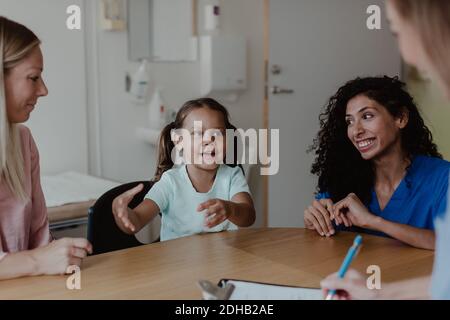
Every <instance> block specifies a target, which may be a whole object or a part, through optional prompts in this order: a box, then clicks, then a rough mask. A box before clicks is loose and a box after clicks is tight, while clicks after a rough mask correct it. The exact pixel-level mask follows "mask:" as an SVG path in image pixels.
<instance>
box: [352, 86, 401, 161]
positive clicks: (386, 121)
mask: <svg viewBox="0 0 450 320" xmlns="http://www.w3.org/2000/svg"><path fill="white" fill-rule="evenodd" d="M345 121H346V123H347V136H348V138H349V139H350V141H351V142H352V144H353V145H354V146H355V148H356V149H357V150H358V151H359V153H360V154H361V157H362V158H363V159H365V160H373V159H376V158H378V157H380V156H382V155H384V154H386V153H387V152H389V150H392V149H393V147H395V146H401V135H400V131H401V129H403V128H404V127H405V126H406V124H407V122H408V120H407V117H406V116H403V117H402V118H394V117H393V116H392V115H391V114H390V113H389V111H388V110H387V109H386V108H385V107H383V106H381V105H380V104H378V103H377V102H376V101H374V100H372V99H369V98H368V97H367V96H366V95H364V94H359V95H357V96H355V97H353V98H352V99H351V100H349V102H348V103H347V109H346V116H345Z"/></svg>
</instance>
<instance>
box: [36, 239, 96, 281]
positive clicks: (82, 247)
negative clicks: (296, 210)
mask: <svg viewBox="0 0 450 320" xmlns="http://www.w3.org/2000/svg"><path fill="white" fill-rule="evenodd" d="M91 253H92V245H91V244H90V243H89V241H88V240H86V239H83V238H63V239H59V240H54V241H52V242H51V243H49V244H48V245H46V246H44V247H39V248H37V249H34V250H31V251H30V254H31V256H32V257H33V260H34V261H35V262H36V265H37V268H36V274H45V275H56V274H65V273H66V272H67V268H68V267H69V266H73V265H75V266H81V262H82V260H83V259H84V258H85V257H86V256H87V255H88V254H91Z"/></svg>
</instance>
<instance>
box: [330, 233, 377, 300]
mask: <svg viewBox="0 0 450 320" xmlns="http://www.w3.org/2000/svg"><path fill="white" fill-rule="evenodd" d="M361 244H362V237H361V236H359V235H358V236H357V237H356V238H355V240H354V242H353V245H352V246H351V247H350V249H349V250H348V252H347V255H346V257H345V259H344V261H343V263H342V265H341V267H340V269H339V271H338V272H337V273H334V274H332V275H330V276H328V277H327V278H325V279H324V280H323V281H322V282H321V286H322V288H323V289H324V290H325V291H326V292H327V293H328V294H327V297H326V299H327V300H331V299H353V298H359V299H372V298H374V295H375V292H373V291H371V290H369V289H367V286H366V279H365V278H364V277H363V276H362V275H361V274H360V273H359V272H357V271H355V270H349V271H348V272H347V270H348V268H349V266H350V264H351V262H352V260H353V259H354V257H355V256H356V254H357V252H358V250H359V248H360V246H361Z"/></svg>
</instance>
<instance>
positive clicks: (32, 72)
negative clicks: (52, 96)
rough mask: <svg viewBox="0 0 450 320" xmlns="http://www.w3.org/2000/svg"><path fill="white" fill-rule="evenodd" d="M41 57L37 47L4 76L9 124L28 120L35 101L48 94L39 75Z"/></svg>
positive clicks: (40, 72) (42, 63) (41, 63)
mask: <svg viewBox="0 0 450 320" xmlns="http://www.w3.org/2000/svg"><path fill="white" fill-rule="evenodd" d="M43 65H44V62H43V57H42V52H41V49H40V48H39V46H37V47H36V48H34V49H33V50H32V51H31V52H30V53H29V54H28V55H27V56H26V57H25V58H24V59H23V60H22V61H21V62H20V63H19V64H17V65H16V66H14V67H12V68H11V69H8V70H7V72H6V74H5V100H6V112H7V114H8V120H9V122H10V123H22V122H25V121H27V120H28V118H29V117H30V113H31V112H32V111H33V110H34V107H35V105H36V103H37V100H38V99H39V98H40V97H43V96H46V95H47V94H48V90H47V87H46V86H45V83H44V80H42V77H41V74H42V71H43V68H44V67H43Z"/></svg>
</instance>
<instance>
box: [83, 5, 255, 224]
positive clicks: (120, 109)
mask: <svg viewBox="0 0 450 320" xmlns="http://www.w3.org/2000/svg"><path fill="white" fill-rule="evenodd" d="M206 2H207V1H205V0H200V1H199V6H198V7H199V19H200V21H199V26H200V30H199V33H200V34H203V29H202V25H203V23H202V21H203V5H204V4H205V3H206ZM97 4H98V3H97ZM97 4H96V3H95V2H94V1H92V2H90V3H89V7H88V11H90V12H95V11H98V10H97V9H98V8H97V7H96V5H97ZM221 9H222V15H221V20H220V22H221V33H223V34H245V35H246V36H247V38H248V42H249V59H248V63H249V66H248V77H249V81H248V83H249V87H248V89H247V90H246V91H245V92H244V93H243V94H242V95H241V97H240V99H239V100H238V101H237V102H236V103H233V104H230V103H226V102H224V104H225V105H226V106H227V107H228V109H229V111H230V113H231V116H232V122H233V123H234V124H235V125H236V126H238V127H243V128H248V127H254V128H260V127H261V126H262V103H263V89H264V84H263V1H261V0H246V1H241V0H226V1H222V2H221ZM96 38H97V40H96V41H89V42H88V44H89V47H88V60H91V59H94V58H95V53H94V54H93V53H92V52H93V51H91V50H90V49H95V48H93V47H94V46H95V45H97V49H98V66H97V68H98V74H99V81H98V86H99V96H98V97H97V98H98V99H95V98H93V99H92V100H91V101H90V103H91V104H92V103H94V105H90V106H89V118H90V119H91V120H92V119H94V118H95V117H96V111H95V106H96V103H98V105H99V119H100V122H99V125H98V124H96V122H95V121H90V132H92V133H95V131H98V133H99V142H100V153H99V154H97V156H92V155H94V154H95V153H96V152H95V149H96V147H97V142H96V141H95V139H93V136H94V134H92V135H90V137H91V139H90V142H91V146H90V150H91V151H92V152H90V155H91V158H90V168H91V171H92V172H94V173H95V171H98V166H97V165H96V164H97V162H98V163H100V164H101V165H100V167H101V175H102V176H104V177H106V178H108V179H112V180H118V181H132V180H142V179H149V178H151V177H152V176H153V173H154V170H155V167H156V164H155V161H156V149H155V148H153V147H152V146H150V145H147V144H146V143H144V142H142V141H139V140H138V139H137V138H136V136H135V129H136V127H139V126H146V125H147V109H146V107H145V106H139V105H134V104H133V103H132V102H130V99H129V96H128V94H127V93H126V92H125V75H126V73H127V72H130V73H133V72H134V71H135V70H136V68H137V64H136V63H132V62H129V61H128V51H127V33H126V32H107V31H102V30H99V28H98V26H97V28H96ZM250 57H251V58H250ZM199 68H200V64H199V62H198V61H197V62H192V63H152V64H151V66H150V73H151V77H152V83H153V84H158V85H160V86H162V87H164V92H163V96H164V100H165V102H166V103H167V105H168V106H169V107H170V108H179V107H180V106H181V105H182V104H183V103H184V102H185V101H187V100H189V99H192V98H197V97H199V96H200V81H199V79H198V77H199V74H200V71H199ZM96 101H98V102H96ZM98 156H100V159H98ZM250 187H251V189H252V191H253V193H254V198H255V203H256V207H257V211H258V216H259V217H258V221H257V225H258V224H260V223H261V218H262V208H261V204H262V198H261V197H262V194H261V179H260V177H259V176H256V177H255V179H254V181H252V182H251V186H250Z"/></svg>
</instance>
